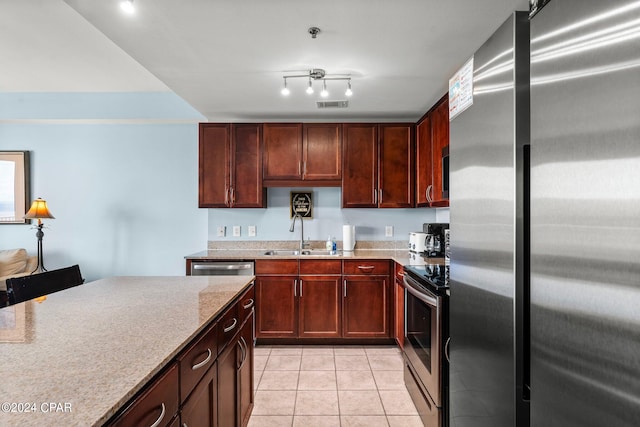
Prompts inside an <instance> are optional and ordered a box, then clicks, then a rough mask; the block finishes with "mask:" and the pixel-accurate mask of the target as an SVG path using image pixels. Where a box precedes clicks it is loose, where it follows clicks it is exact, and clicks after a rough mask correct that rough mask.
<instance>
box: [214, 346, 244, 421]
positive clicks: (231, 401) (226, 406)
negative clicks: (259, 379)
mask: <svg viewBox="0 0 640 427" xmlns="http://www.w3.org/2000/svg"><path fill="white" fill-rule="evenodd" d="M239 336H240V335H239V334H237V335H236V336H235V337H234V339H233V340H232V341H231V342H229V345H228V346H227V347H226V348H225V349H224V351H223V352H222V353H220V355H219V356H218V361H217V364H218V407H217V409H218V426H220V427H222V426H228V427H237V426H238V425H239V413H238V362H239V353H240V352H239V345H238V343H239Z"/></svg>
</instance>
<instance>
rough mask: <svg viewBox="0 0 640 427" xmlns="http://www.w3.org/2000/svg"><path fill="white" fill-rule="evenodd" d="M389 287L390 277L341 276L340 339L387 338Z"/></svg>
mask: <svg viewBox="0 0 640 427" xmlns="http://www.w3.org/2000/svg"><path fill="white" fill-rule="evenodd" d="M388 284H389V276H345V277H344V280H343V300H342V301H343V302H342V310H343V311H342V313H343V317H342V322H343V323H342V325H343V328H342V329H343V334H342V335H343V337H345V338H386V337H389V323H390V322H389V297H388V295H389V288H388V286H389V285H388Z"/></svg>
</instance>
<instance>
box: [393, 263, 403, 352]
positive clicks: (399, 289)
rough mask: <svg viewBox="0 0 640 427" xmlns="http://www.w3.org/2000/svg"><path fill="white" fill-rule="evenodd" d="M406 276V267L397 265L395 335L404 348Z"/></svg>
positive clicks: (397, 341) (399, 345)
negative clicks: (403, 282)
mask: <svg viewBox="0 0 640 427" xmlns="http://www.w3.org/2000/svg"><path fill="white" fill-rule="evenodd" d="M403 277H404V268H402V265H401V264H397V263H396V265H395V284H394V285H393V289H394V313H393V317H394V321H393V336H394V338H395V339H396V343H397V344H398V347H400V348H401V349H403V348H404V285H403V284H402V279H403Z"/></svg>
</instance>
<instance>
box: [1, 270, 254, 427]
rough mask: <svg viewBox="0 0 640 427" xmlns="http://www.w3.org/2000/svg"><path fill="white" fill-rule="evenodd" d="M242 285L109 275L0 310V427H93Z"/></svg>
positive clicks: (226, 280) (239, 281)
mask: <svg viewBox="0 0 640 427" xmlns="http://www.w3.org/2000/svg"><path fill="white" fill-rule="evenodd" d="M252 279H253V278H252V277H250V276H244V277H237V276H234V277H229V276H224V277H221V276H217V277H213V276H193V277H191V276H189V277H113V278H108V279H102V280H97V281H95V282H90V283H87V284H85V285H82V286H77V287H75V288H71V289H67V290H65V291H62V292H57V293H55V294H51V295H48V296H47V298H46V300H44V301H42V302H36V301H35V300H31V301H27V302H24V303H21V304H16V305H14V306H11V307H6V308H2V309H0V355H1V362H0V396H1V399H0V400H1V402H0V404H2V411H0V425H20V426H44V425H65V426H90V425H102V424H103V423H104V422H106V421H107V420H108V419H109V418H110V417H111V416H112V415H113V414H114V413H115V412H116V411H117V410H118V409H119V408H120V407H121V406H122V405H124V404H125V403H126V402H127V401H128V400H129V399H130V398H131V397H132V396H133V395H134V394H135V393H136V392H137V391H139V390H140V389H141V388H142V386H144V384H146V383H147V382H148V381H149V380H150V379H151V378H152V377H153V376H154V375H155V374H156V373H158V372H159V371H160V370H161V369H162V368H163V367H164V366H165V365H166V364H167V363H168V362H170V361H171V359H172V358H174V357H175V356H176V355H177V354H178V353H179V352H180V351H181V350H182V349H183V348H184V347H185V346H186V345H187V344H188V343H189V342H190V341H191V340H192V339H193V338H194V337H195V336H196V335H197V334H198V333H199V332H200V331H201V330H203V329H204V327H205V326H206V325H207V323H209V321H210V320H211V319H212V318H214V317H215V316H216V315H217V314H219V313H220V312H221V311H222V310H223V309H224V308H225V307H226V306H227V305H228V303H229V302H230V301H231V300H233V299H234V297H236V296H237V295H239V294H240V293H241V292H242V291H243V290H244V289H245V288H246V287H247V286H248V285H249V283H251V281H252ZM5 402H8V403H11V402H14V403H16V405H14V406H13V407H7V405H6V403H5ZM27 403H28V405H25V404H27ZM50 404H53V406H51V405H50ZM7 408H9V409H14V410H15V411H16V412H10V411H7ZM27 410H29V411H30V412H26V411H27Z"/></svg>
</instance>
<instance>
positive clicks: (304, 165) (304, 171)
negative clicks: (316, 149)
mask: <svg viewBox="0 0 640 427" xmlns="http://www.w3.org/2000/svg"><path fill="white" fill-rule="evenodd" d="M302 176H303V177H305V176H307V162H304V163H303V164H302Z"/></svg>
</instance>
